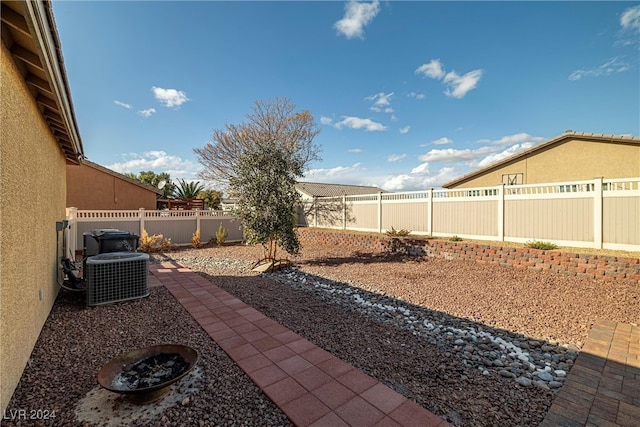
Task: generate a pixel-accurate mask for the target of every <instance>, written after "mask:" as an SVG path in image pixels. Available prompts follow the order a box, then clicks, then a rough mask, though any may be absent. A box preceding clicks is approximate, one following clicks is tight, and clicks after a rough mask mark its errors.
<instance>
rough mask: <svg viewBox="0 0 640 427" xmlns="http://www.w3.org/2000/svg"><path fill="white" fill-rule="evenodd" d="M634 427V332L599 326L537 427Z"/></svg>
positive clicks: (637, 360)
mask: <svg viewBox="0 0 640 427" xmlns="http://www.w3.org/2000/svg"><path fill="white" fill-rule="evenodd" d="M639 425H640V327H639V326H635V325H629V324H624V323H616V322H608V321H604V320H603V321H599V322H597V323H596V324H595V325H594V326H593V328H592V329H591V332H590V333H589V338H588V339H587V342H586V343H585V345H584V347H583V348H582V351H581V352H580V354H579V355H578V358H577V359H576V362H575V364H574V365H573V367H572V368H571V371H570V372H569V375H568V376H567V380H566V382H565V384H564V385H563V386H562V389H561V390H560V392H559V393H558V395H557V396H556V398H555V400H554V402H553V405H552V406H551V409H550V410H549V412H548V413H547V416H546V417H545V419H544V421H543V422H542V423H541V424H540V426H544V427H548V426H593V427H595V426H602V427H607V426H611V427H614V426H634V427H637V426H639Z"/></svg>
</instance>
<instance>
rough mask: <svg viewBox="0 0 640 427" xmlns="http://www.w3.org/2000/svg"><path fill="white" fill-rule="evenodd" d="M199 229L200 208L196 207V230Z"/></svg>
mask: <svg viewBox="0 0 640 427" xmlns="http://www.w3.org/2000/svg"><path fill="white" fill-rule="evenodd" d="M199 229H200V209H196V231H198V230H199ZM194 233H195V231H194Z"/></svg>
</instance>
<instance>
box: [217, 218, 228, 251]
mask: <svg viewBox="0 0 640 427" xmlns="http://www.w3.org/2000/svg"><path fill="white" fill-rule="evenodd" d="M227 236H228V234H227V230H225V229H224V227H223V226H222V223H220V227H218V231H217V232H216V243H217V244H218V246H222V245H224V242H225V241H226V240H227Z"/></svg>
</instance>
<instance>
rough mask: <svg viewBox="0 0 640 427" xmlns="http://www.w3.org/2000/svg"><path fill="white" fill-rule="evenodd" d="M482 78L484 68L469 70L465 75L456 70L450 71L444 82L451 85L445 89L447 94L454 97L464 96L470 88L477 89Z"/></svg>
mask: <svg viewBox="0 0 640 427" xmlns="http://www.w3.org/2000/svg"><path fill="white" fill-rule="evenodd" d="M481 78H482V70H473V71H469V72H468V73H466V74H465V75H463V76H459V75H458V74H457V73H456V72H455V71H450V72H448V73H447V75H446V76H445V77H444V79H443V80H442V82H443V83H444V84H446V85H448V86H449V88H448V89H447V90H445V92H444V93H445V95H447V96H450V97H453V98H458V99H460V98H463V97H464V96H465V95H466V94H467V93H468V92H469V91H470V90H472V89H475V87H476V86H477V85H478V82H479V81H480V79H481Z"/></svg>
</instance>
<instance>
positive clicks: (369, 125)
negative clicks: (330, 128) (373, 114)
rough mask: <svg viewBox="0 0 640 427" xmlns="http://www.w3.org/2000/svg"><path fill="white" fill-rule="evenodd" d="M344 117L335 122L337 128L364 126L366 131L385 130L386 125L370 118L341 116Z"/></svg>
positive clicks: (359, 127)
mask: <svg viewBox="0 0 640 427" xmlns="http://www.w3.org/2000/svg"><path fill="white" fill-rule="evenodd" d="M343 117H344V118H343V119H342V120H341V121H339V122H338V123H336V124H335V127H336V128H337V129H342V127H348V128H351V129H362V128H364V130H365V131H367V132H376V131H385V130H387V127H386V126H384V125H382V124H380V123H377V122H374V121H373V120H371V119H361V118H359V117H350V116H343Z"/></svg>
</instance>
